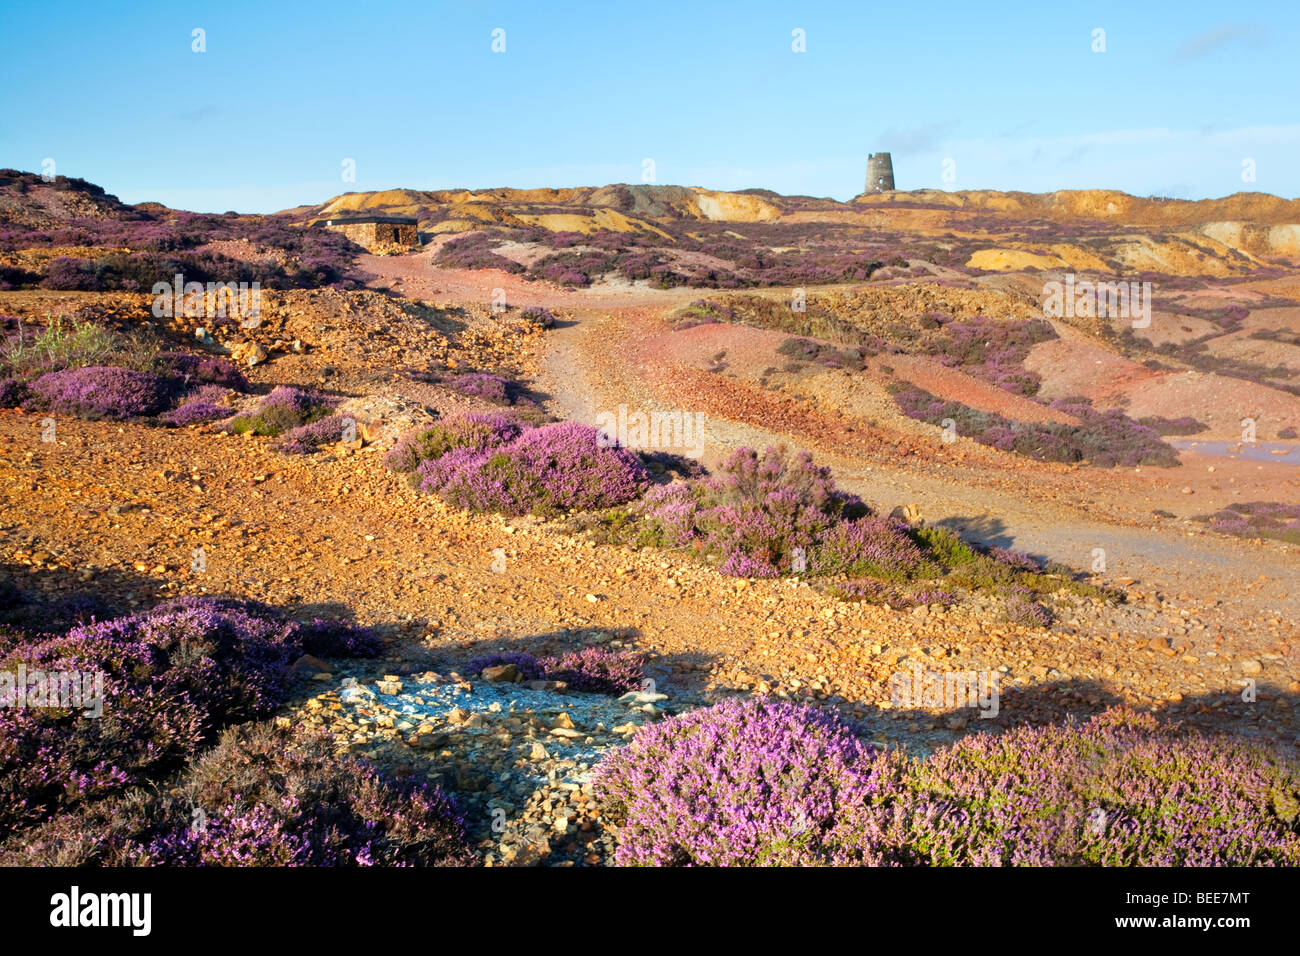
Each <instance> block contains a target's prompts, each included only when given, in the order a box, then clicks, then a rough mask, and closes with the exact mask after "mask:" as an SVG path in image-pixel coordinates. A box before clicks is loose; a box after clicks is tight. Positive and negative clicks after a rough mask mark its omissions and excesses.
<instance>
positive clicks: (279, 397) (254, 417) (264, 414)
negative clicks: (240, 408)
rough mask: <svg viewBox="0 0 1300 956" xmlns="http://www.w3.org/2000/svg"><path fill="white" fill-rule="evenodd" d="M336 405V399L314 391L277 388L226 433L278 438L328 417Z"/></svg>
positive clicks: (233, 421) (239, 416) (240, 417)
mask: <svg viewBox="0 0 1300 956" xmlns="http://www.w3.org/2000/svg"><path fill="white" fill-rule="evenodd" d="M335 404H336V400H335V399H333V398H329V397H328V396H325V395H321V394H320V393H318V392H313V391H311V390H310V389H298V388H293V387H291V386H288V385H277V386H276V387H275V388H273V389H272V390H271V393H270V394H269V395H267V396H266V397H265V398H264V399H262V401H261V402H259V403H258V405H257V407H256V408H254V409H253V410H252V411H248V412H241V413H240V414H238V415H236V416H235V417H234V418H233V419H232V420H231V421H230V422H229V423H228V424H227V425H226V429H227V430H228V431H232V432H234V433H235V434H237V435H243V434H245V433H248V432H252V433H253V434H254V435H271V436H277V435H281V434H283V433H284V432H286V431H289V430H290V429H292V428H297V427H299V426H300V425H307V424H310V423H311V422H314V421H315V420H316V419H318V418H322V417H324V416H325V415H326V414H328V413H329V410H330V409H331V408H333V407H334V405H335Z"/></svg>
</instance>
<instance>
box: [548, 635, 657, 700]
mask: <svg viewBox="0 0 1300 956" xmlns="http://www.w3.org/2000/svg"><path fill="white" fill-rule="evenodd" d="M538 663H539V664H540V665H541V668H542V670H543V671H544V672H545V674H546V679H547V680H558V681H564V682H565V683H567V684H568V685H569V686H570V687H571V688H573V689H574V690H582V691H587V692H589V693H593V694H610V695H613V696H615V697H617V696H619V695H621V694H626V693H627V692H628V691H630V690H637V689H639V688H640V687H641V682H642V679H643V677H644V673H645V655H644V654H639V653H637V652H636V651H610V650H607V649H606V648H603V647H588V648H584V649H583V650H581V651H571V652H569V653H567V654H561V655H559V656H558V657H545V658H543V659H542V660H541V661H539V662H538Z"/></svg>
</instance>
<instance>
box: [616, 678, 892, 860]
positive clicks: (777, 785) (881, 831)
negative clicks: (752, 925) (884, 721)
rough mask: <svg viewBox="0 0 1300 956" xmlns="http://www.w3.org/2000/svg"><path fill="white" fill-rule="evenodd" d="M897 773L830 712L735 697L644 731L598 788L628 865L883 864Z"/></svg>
mask: <svg viewBox="0 0 1300 956" xmlns="http://www.w3.org/2000/svg"><path fill="white" fill-rule="evenodd" d="M901 769H902V763H901V761H900V760H898V759H897V758H895V757H891V756H888V755H886V754H884V753H879V752H877V751H875V750H873V749H872V748H871V747H869V746H868V745H865V744H863V743H860V742H859V741H858V740H856V739H855V738H854V737H853V736H852V734H850V733H849V732H848V730H847V729H846V728H845V727H844V726H843V725H842V724H841V723H840V722H839V720H838V719H837V718H835V717H833V716H831V715H829V714H828V713H826V712H823V711H820V710H817V709H815V708H812V707H809V706H806V705H802V704H795V703H791V702H787V701H775V700H769V699H765V698H755V699H752V700H747V701H740V700H735V699H731V700H726V701H723V702H722V703H720V704H715V705H714V706H712V707H708V708H702V709H699V710H694V711H691V712H690V713H687V714H684V715H682V716H680V717H674V718H671V719H669V720H665V721H662V722H659V723H655V724H647V725H646V726H644V727H642V728H641V730H639V731H637V734H636V736H635V737H634V738H633V739H632V741H631V742H630V743H629V744H628V745H627V746H626V747H623V748H620V749H619V750H616V751H614V752H613V753H611V754H610V755H609V756H607V757H606V758H605V759H604V760H603V761H602V762H601V763H600V765H599V766H598V768H597V775H596V791H597V795H598V798H599V799H601V800H602V801H603V802H604V804H605V815H606V818H607V819H609V820H610V821H611V822H612V823H613V824H614V825H615V826H616V828H617V835H618V848H617V850H616V851H615V860H616V862H617V863H619V864H620V865H623V866H802V865H838V866H844V865H867V866H879V865H886V864H890V863H895V862H899V860H900V857H899V854H898V846H899V843H900V840H899V839H898V837H897V836H896V835H895V833H894V830H895V829H896V825H895V824H894V823H893V822H892V821H891V820H890V818H889V815H888V813H887V812H885V811H886V810H887V808H888V807H889V805H890V803H891V802H892V801H894V800H896V799H897V798H898V797H899V796H900V795H901V792H902V791H901Z"/></svg>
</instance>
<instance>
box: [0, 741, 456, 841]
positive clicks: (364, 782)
mask: <svg viewBox="0 0 1300 956" xmlns="http://www.w3.org/2000/svg"><path fill="white" fill-rule="evenodd" d="M197 811H202V814H201V816H200V815H199V814H198V813H197ZM196 821H197V822H196ZM0 863H3V864H7V865H26V866H33V865H55V866H114V867H117V866H139V865H153V866H470V865H473V864H474V856H473V853H472V851H471V850H470V848H469V845H468V843H467V841H466V836H465V828H464V821H463V819H462V817H461V815H460V813H459V812H458V810H457V809H456V806H455V804H454V803H453V802H452V801H451V800H450V799H449V798H448V797H446V796H445V795H444V794H443V793H442V792H441V791H440V790H438V789H437V788H436V787H434V786H432V785H430V784H428V783H427V782H424V781H420V780H417V779H403V778H392V777H388V776H386V775H384V774H381V773H380V772H379V771H377V770H376V769H375V768H374V767H372V766H371V765H369V764H367V763H365V762H363V761H361V760H359V759H357V758H355V757H351V756H347V755H342V754H339V753H338V752H337V750H336V748H335V746H334V743H333V741H332V740H330V739H329V738H328V737H324V736H313V735H309V734H307V733H305V732H302V731H298V732H293V731H289V730H283V729H279V728H274V727H271V726H269V725H267V724H259V725H251V726H245V727H240V728H234V729H231V730H228V731H227V732H226V733H225V734H224V736H223V737H222V740H221V742H220V744H219V745H218V746H217V747H215V748H214V749H213V750H212V751H210V752H209V753H208V754H206V755H205V756H203V757H202V758H200V759H199V760H198V761H197V762H196V763H195V764H194V765H193V766H192V767H191V768H190V769H189V770H188V771H187V773H186V775H185V778H184V780H183V781H182V786H181V787H180V788H179V789H178V790H177V791H176V792H173V793H167V792H163V793H150V792H147V791H143V790H137V791H133V792H131V793H129V794H127V795H125V796H124V797H122V798H120V799H116V800H111V801H105V802H102V803H99V804H92V805H88V806H84V807H82V808H79V809H78V811H76V812H73V813H69V814H66V815H63V816H60V817H56V818H54V819H53V820H51V821H49V822H48V823H47V824H45V825H43V826H40V827H38V828H35V829H33V830H31V831H28V832H26V833H24V834H22V836H21V839H14V840H11V841H9V843H8V844H7V845H6V846H4V847H3V848H0Z"/></svg>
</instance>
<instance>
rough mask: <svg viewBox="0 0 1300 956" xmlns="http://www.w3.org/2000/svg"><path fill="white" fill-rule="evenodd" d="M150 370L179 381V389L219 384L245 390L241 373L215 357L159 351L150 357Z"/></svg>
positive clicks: (244, 382) (230, 362) (230, 363)
mask: <svg viewBox="0 0 1300 956" xmlns="http://www.w3.org/2000/svg"><path fill="white" fill-rule="evenodd" d="M154 371H156V372H158V373H159V374H160V375H166V376H168V377H169V378H173V379H177V380H179V381H180V382H181V383H182V385H183V386H196V385H220V386H222V387H224V388H231V389H234V390H235V391H237V392H245V391H247V390H248V379H247V378H245V377H244V373H243V372H241V371H240V370H239V368H238V366H236V365H235V363H234V362H232V361H230V359H228V358H224V357H222V356H219V355H191V354H189V353H188V352H160V353H158V355H156V356H154Z"/></svg>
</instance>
